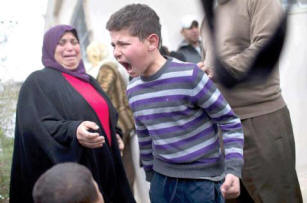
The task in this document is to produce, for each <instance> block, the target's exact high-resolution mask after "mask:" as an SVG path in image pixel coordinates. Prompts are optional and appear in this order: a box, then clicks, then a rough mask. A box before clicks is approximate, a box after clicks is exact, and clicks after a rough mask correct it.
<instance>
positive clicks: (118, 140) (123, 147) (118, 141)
mask: <svg viewBox="0 0 307 203" xmlns="http://www.w3.org/2000/svg"><path fill="white" fill-rule="evenodd" d="M116 139H117V144H118V148H119V151H120V155H121V156H123V152H124V149H125V144H124V141H123V140H122V138H121V137H120V136H119V134H117V133H116Z"/></svg>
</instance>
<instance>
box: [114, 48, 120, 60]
mask: <svg viewBox="0 0 307 203" xmlns="http://www.w3.org/2000/svg"><path fill="white" fill-rule="evenodd" d="M113 55H114V57H115V58H116V59H119V58H120V56H121V52H120V51H119V49H118V48H114V50H113Z"/></svg>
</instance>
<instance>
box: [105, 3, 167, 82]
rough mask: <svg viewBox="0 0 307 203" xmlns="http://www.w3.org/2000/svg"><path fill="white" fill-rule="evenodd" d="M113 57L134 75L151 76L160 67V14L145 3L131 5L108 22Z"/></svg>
mask: <svg viewBox="0 0 307 203" xmlns="http://www.w3.org/2000/svg"><path fill="white" fill-rule="evenodd" d="M106 28H107V29H108V30H109V31H110V35H111V40H112V43H111V44H112V46H113V48H114V50H113V55H114V57H115V58H116V60H117V61H118V62H119V63H120V64H121V65H123V66H124V67H125V68H126V70H127V72H128V73H129V75H130V76H132V77H135V76H138V75H145V76H146V75H150V74H151V73H153V72H154V71H153V70H154V69H155V68H156V67H154V66H153V64H155V63H156V61H157V59H158V58H159V57H160V56H161V55H159V54H160V53H159V47H160V44H161V25H160V22H159V17H158V15H157V14H156V12H155V11H154V10H153V9H151V8H150V7H149V6H147V5H144V4H130V5H127V6H125V7H124V8H122V9H120V10H118V11H116V12H115V13H114V14H113V15H112V16H111V17H110V19H109V20H108V22H107V26H106Z"/></svg>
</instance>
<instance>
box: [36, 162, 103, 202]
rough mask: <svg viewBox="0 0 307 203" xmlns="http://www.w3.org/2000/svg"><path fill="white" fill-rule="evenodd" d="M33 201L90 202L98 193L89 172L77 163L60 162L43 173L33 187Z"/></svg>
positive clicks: (96, 198)
mask: <svg viewBox="0 0 307 203" xmlns="http://www.w3.org/2000/svg"><path fill="white" fill-rule="evenodd" d="M33 200H34V202H35V203H53V202H62V203H71V202H74V203H92V202H96V201H98V193H97V190H96V187H95V185H94V182H93V177H92V174H91V172H90V171H89V170H88V169H87V168H86V167H85V166H82V165H80V164H77V163H62V164H57V165H55V166H53V167H52V168H51V169H49V170H47V171H46V172H45V173H43V174H42V175H41V176H40V178H39V179H38V180H37V181H36V183H35V185H34V188H33Z"/></svg>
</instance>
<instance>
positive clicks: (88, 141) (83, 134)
mask: <svg viewBox="0 0 307 203" xmlns="http://www.w3.org/2000/svg"><path fill="white" fill-rule="evenodd" d="M98 129H99V127H98V125H97V124H96V123H94V122H92V121H83V122H82V123H81V124H80V125H79V126H78V128H77V139H78V141H79V143H80V144H81V145H82V146H84V147H87V148H91V149H94V148H98V147H102V146H103V144H104V143H105V139H104V137H103V136H100V135H99V133H98V132H97V130H98Z"/></svg>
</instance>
